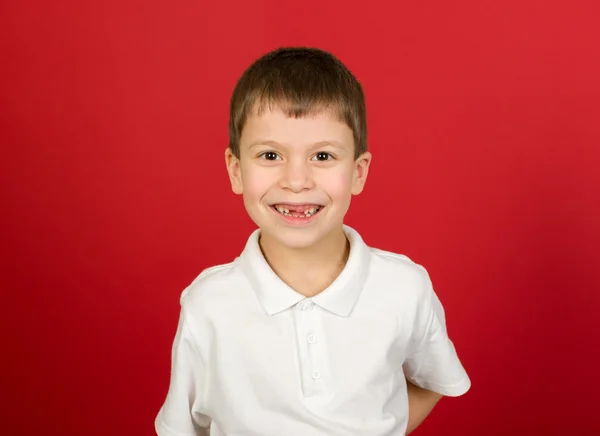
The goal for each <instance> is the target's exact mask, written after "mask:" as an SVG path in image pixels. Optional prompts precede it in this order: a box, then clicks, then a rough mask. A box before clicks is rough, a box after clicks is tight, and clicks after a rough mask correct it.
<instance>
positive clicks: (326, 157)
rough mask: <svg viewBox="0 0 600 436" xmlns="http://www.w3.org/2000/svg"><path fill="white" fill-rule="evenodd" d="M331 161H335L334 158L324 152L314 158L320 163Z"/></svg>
mask: <svg viewBox="0 0 600 436" xmlns="http://www.w3.org/2000/svg"><path fill="white" fill-rule="evenodd" d="M331 159H333V156H332V155H331V154H330V153H327V152H324V151H320V152H318V153H317V154H315V155H314V156H313V160H318V161H327V160H331Z"/></svg>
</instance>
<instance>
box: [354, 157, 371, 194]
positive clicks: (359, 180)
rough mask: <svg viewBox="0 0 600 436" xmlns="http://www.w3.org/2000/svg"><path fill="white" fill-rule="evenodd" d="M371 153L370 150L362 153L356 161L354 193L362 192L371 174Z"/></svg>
mask: <svg viewBox="0 0 600 436" xmlns="http://www.w3.org/2000/svg"><path fill="white" fill-rule="evenodd" d="M371 158H372V156H371V153H369V152H368V151H366V152H364V153H363V154H361V155H360V156H359V157H358V158H357V159H356V160H355V161H354V175H353V176H352V194H353V195H358V194H360V193H361V192H362V190H363V188H364V187H365V182H366V181H367V175H368V174H369V165H371Z"/></svg>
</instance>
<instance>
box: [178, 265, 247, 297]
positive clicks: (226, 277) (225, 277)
mask: <svg viewBox="0 0 600 436" xmlns="http://www.w3.org/2000/svg"><path fill="white" fill-rule="evenodd" d="M238 262H239V258H236V259H235V260H233V261H232V262H229V263H224V264H220V265H214V266H211V267H208V268H206V269H204V270H202V271H201V272H200V274H199V275H198V276H197V277H196V278H195V279H194V280H193V281H192V282H191V283H190V284H189V285H188V286H187V287H186V288H185V289H184V290H183V292H182V293H181V298H180V300H181V305H182V306H194V307H199V306H207V305H210V306H213V305H219V304H227V302H231V301H235V298H237V297H239V294H240V292H241V291H242V290H243V288H245V287H246V286H244V284H245V277H244V274H243V273H242V272H241V270H240V268H239V267H238ZM236 294H237V295H236Z"/></svg>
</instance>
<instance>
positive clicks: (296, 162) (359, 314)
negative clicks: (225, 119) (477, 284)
mask: <svg viewBox="0 0 600 436" xmlns="http://www.w3.org/2000/svg"><path fill="white" fill-rule="evenodd" d="M230 116H231V118H230V127H229V133H230V142H229V148H228V149H227V150H226V154H225V157H226V164H227V170H228V172H229V177H230V181H231V185H232V189H233V191H234V192H235V193H236V194H241V195H242V196H243V200H244V205H245V207H246V210H247V211H248V214H249V215H250V217H251V218H252V220H253V221H254V223H255V224H256V225H257V227H258V229H257V230H256V231H254V232H253V233H252V235H251V236H250V238H249V239H248V242H247V244H246V247H245V249H244V250H243V252H242V254H241V255H240V256H239V257H238V258H236V259H235V260H234V261H233V262H232V263H229V264H226V265H220V266H215V267H212V268H209V269H207V270H205V271H203V272H202V273H201V274H200V275H199V276H198V277H197V278H196V279H195V280H194V281H193V282H192V284H191V285H190V286H189V287H188V288H187V289H186V290H185V291H184V292H183V294H182V296H181V313H180V319H179V325H178V329H177V334H176V337H175V340H174V344H173V350H172V371H171V384H170V387H169V391H168V394H167V398H166V401H165V403H164V405H163V406H162V408H161V410H160V412H159V414H158V416H157V418H156V423H155V427H156V431H157V434H158V435H160V436H196V435H207V434H210V435H211V436H224V435H226V436H242V435H243V436H351V435H352V436H358V435H361V436H383V435H388V436H391V435H398V436H400V435H404V434H409V433H410V432H411V431H412V430H413V429H414V428H416V427H417V426H418V425H419V424H420V423H421V422H422V420H423V419H424V418H425V417H426V416H427V415H428V414H429V412H430V411H431V410H432V409H433V407H434V406H435V404H436V403H437V401H438V400H439V399H440V398H441V397H442V396H458V395H462V394H464V393H465V392H466V391H467V390H468V389H469V387H470V380H469V377H468V376H467V374H466V372H465V370H464V369H463V367H462V365H461V363H460V361H459V359H458V357H457V355H456V352H455V350H454V347H453V344H452V342H451V341H450V339H449V338H448V336H447V333H446V328H445V319H444V311H443V308H442V306H441V304H440V301H439V300H438V298H437V297H436V294H435V292H434V290H433V288H432V285H431V282H430V280H429V276H428V274H427V272H426V270H425V269H424V268H423V267H421V266H420V265H417V264H415V263H413V262H412V261H411V260H410V259H408V258H407V257H405V256H402V255H399V254H394V253H389V252H384V251H381V250H377V249H374V248H370V247H368V246H367V245H366V244H365V243H364V242H363V240H362V239H361V236H360V235H359V234H358V232H356V231H355V230H354V229H352V228H350V227H348V226H347V225H345V224H344V223H343V220H344V216H345V214H346V212H347V210H348V207H349V205H350V199H351V197H352V195H357V194H359V193H360V192H361V191H362V189H363V187H364V184H365V181H366V178H367V173H368V170H369V164H370V162H371V154H370V153H369V152H368V151H367V141H366V136H367V131H366V115H365V103H364V96H363V92H362V88H361V86H360V84H359V83H358V82H357V80H356V79H355V78H354V76H353V75H352V74H351V73H350V72H349V71H348V70H347V69H346V67H345V66H344V65H343V64H342V63H341V62H340V61H339V60H338V59H336V58H335V57H334V56H332V55H331V54H329V53H327V52H323V51H321V50H317V49H308V48H284V49H279V50H275V51H273V52H271V53H269V54H267V55H265V56H263V57H262V58H260V59H259V60H257V61H256V62H255V63H254V64H253V65H252V66H250V68H248V70H246V71H245V72H244V74H243V75H242V77H241V78H240V80H239V81H238V83H237V85H236V87H235V90H234V92H233V96H232V99H231V111H230ZM209 429H210V433H209Z"/></svg>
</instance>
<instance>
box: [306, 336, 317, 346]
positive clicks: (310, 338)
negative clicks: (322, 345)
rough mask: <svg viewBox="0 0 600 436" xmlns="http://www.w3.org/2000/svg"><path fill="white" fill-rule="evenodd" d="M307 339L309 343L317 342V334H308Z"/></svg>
mask: <svg viewBox="0 0 600 436" xmlns="http://www.w3.org/2000/svg"><path fill="white" fill-rule="evenodd" d="M307 339H308V343H309V344H314V343H315V342H317V337H316V336H315V335H308V338H307Z"/></svg>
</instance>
